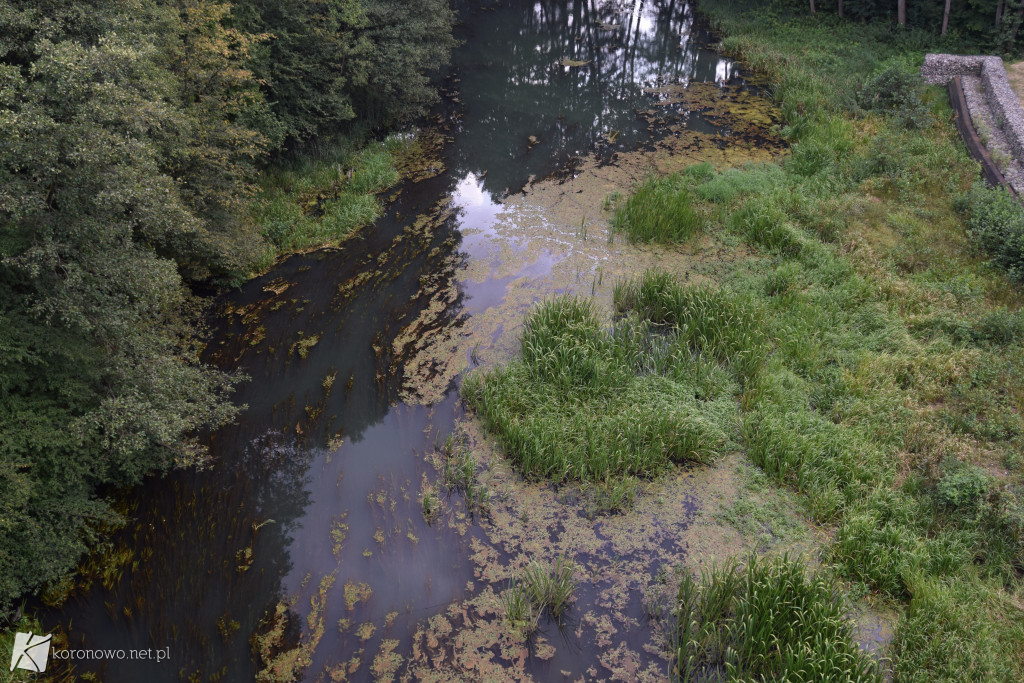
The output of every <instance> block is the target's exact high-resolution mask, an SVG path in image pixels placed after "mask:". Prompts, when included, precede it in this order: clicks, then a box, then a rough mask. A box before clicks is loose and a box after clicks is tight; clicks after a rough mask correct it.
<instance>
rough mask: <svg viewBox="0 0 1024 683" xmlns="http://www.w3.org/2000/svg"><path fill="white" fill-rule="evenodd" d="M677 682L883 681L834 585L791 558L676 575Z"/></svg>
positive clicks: (673, 631) (672, 636)
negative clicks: (855, 635)
mask: <svg viewBox="0 0 1024 683" xmlns="http://www.w3.org/2000/svg"><path fill="white" fill-rule="evenodd" d="M670 639H671V641H672V648H673V651H674V655H675V656H674V658H673V659H674V666H673V669H672V673H673V677H674V679H675V680H677V681H683V682H686V683H689V682H690V681H707V680H744V681H768V680H780V681H781V680H787V681H851V682H853V681H857V682H861V681H863V682H868V681H871V682H876V681H881V680H882V678H881V676H880V675H879V671H878V665H877V663H876V662H875V661H874V659H873V658H872V657H871V656H870V655H867V654H866V653H864V652H862V651H861V650H860V649H859V648H858V647H857V643H856V642H855V640H854V638H853V630H852V627H851V625H850V622H849V620H848V619H847V618H846V614H845V609H844V602H843V600H842V599H841V597H840V594H839V593H838V591H837V590H836V588H835V586H834V585H833V584H832V583H831V582H830V581H829V580H828V579H826V578H823V577H821V576H810V575H808V573H807V570H806V569H805V567H804V564H803V562H801V561H799V560H792V559H790V558H789V557H782V558H776V559H774V560H758V559H757V558H754V557H752V558H751V559H750V561H749V563H748V564H747V566H746V567H743V568H739V567H737V566H736V565H735V564H728V565H726V566H724V567H721V568H718V567H715V568H712V569H710V570H705V571H703V572H702V574H701V579H700V581H699V582H698V581H695V580H694V579H693V578H692V577H691V576H690V575H689V574H688V573H687V574H685V575H684V576H683V578H682V581H681V583H680V585H679V592H678V595H677V599H676V606H675V619H674V622H673V626H672V629H671V632H670Z"/></svg>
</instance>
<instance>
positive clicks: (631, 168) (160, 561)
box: [42, 0, 781, 683]
mask: <svg viewBox="0 0 1024 683" xmlns="http://www.w3.org/2000/svg"><path fill="white" fill-rule="evenodd" d="M458 6H459V11H460V19H461V25H460V26H459V28H458V33H459V38H460V39H461V40H462V41H463V42H462V44H461V46H460V47H459V48H457V49H456V51H455V53H454V55H453V63H452V65H451V67H450V69H449V71H448V73H447V75H446V78H445V81H444V88H443V92H444V97H443V101H442V102H441V103H440V104H439V106H438V107H437V108H436V109H435V111H434V112H433V113H432V115H431V116H430V117H428V119H426V120H424V121H423V122H421V125H420V127H419V132H418V135H419V136H420V138H421V140H423V141H425V144H424V149H426V150H427V151H426V152H425V153H424V155H423V157H422V160H421V163H420V164H419V166H418V167H417V169H416V173H415V174H413V176H414V177H410V178H408V179H406V180H404V181H403V182H402V183H400V184H399V186H398V187H396V188H393V189H392V190H391V191H389V192H388V193H386V195H385V197H384V201H385V205H386V212H385V215H384V216H383V217H382V218H381V219H380V220H379V221H377V223H376V224H375V225H373V226H369V227H367V228H365V229H363V230H362V231H361V232H360V233H359V234H358V236H356V237H355V238H353V239H350V240H348V241H347V242H346V243H345V244H344V245H342V247H341V248H338V249H325V250H321V251H317V252H314V253H310V254H306V255H301V256H294V257H291V258H287V259H284V260H283V261H282V262H280V263H279V264H278V265H276V266H275V267H274V268H273V270H272V271H271V272H269V273H267V274H266V275H264V276H262V277H259V278H257V279H254V280H252V281H250V282H248V283H246V284H245V285H244V286H243V287H241V288H240V289H239V290H237V291H233V292H229V293H226V294H224V295H223V296H222V297H220V299H219V300H218V301H217V302H216V304H215V307H214V311H215V313H214V314H213V315H212V324H213V326H214V328H215V330H214V334H213V339H212V341H211V342H210V344H209V346H208V349H207V358H208V360H209V361H210V362H211V363H215V364H217V365H218V366H220V367H222V368H225V369H229V370H234V371H238V372H242V373H245V374H246V375H248V377H249V379H248V380H247V381H245V382H243V383H242V384H241V385H240V388H239V390H238V392H237V396H236V399H237V401H238V402H239V403H242V404H245V405H246V406H247V408H246V410H245V411H244V413H243V414H242V416H241V418H240V419H239V420H238V422H237V424H234V425H231V426H228V427H225V428H223V429H221V430H219V431H218V432H217V433H215V434H212V435H210V436H209V438H208V441H209V447H210V449H211V452H212V455H213V458H212V465H211V466H210V467H209V468H208V469H205V470H202V471H183V472H174V473H172V474H170V475H168V476H166V477H164V478H153V479H151V480H149V481H148V482H147V483H146V484H145V485H144V486H142V487H141V488H140V489H138V490H137V492H135V493H134V494H133V495H132V497H131V499H132V500H133V503H132V506H131V509H129V510H128V511H127V512H129V514H130V516H131V517H132V518H133V522H132V523H131V524H130V525H129V527H128V528H127V529H125V530H124V531H122V532H120V533H119V534H118V536H117V537H116V540H115V547H116V550H117V551H118V552H115V553H114V554H113V555H112V556H119V557H120V560H121V562H120V563H119V564H118V565H117V566H112V567H111V568H110V570H109V571H108V572H107V580H106V581H102V580H96V581H95V582H94V584H93V586H92V587H91V588H90V589H88V590H81V591H78V592H77V593H76V594H75V595H73V596H72V597H71V598H70V599H69V600H68V601H67V603H66V604H65V605H64V606H63V607H61V608H60V609H57V610H51V611H48V612H45V613H44V614H43V615H42V620H43V622H44V624H45V626H46V627H47V628H57V627H59V628H60V629H61V630H62V631H63V632H64V633H65V634H66V635H67V639H68V643H69V647H72V648H83V647H84V648H101V649H115V650H117V649H120V650H125V651H127V650H131V649H140V650H141V649H147V648H169V652H170V658H169V659H168V661H163V662H156V661H154V660H131V659H116V658H115V659H110V658H108V659H105V660H88V661H81V662H79V663H78V665H77V671H78V672H83V671H93V672H95V673H96V674H97V675H98V676H99V679H100V680H103V681H108V682H112V683H116V682H119V681H126V682H127V681H131V682H137V681H176V680H194V681H252V680H254V679H255V678H256V677H257V675H258V674H260V672H261V670H262V674H260V675H261V676H263V677H264V679H265V680H308V681H330V680H371V679H373V678H379V679H382V680H390V679H391V677H392V676H399V677H407V678H412V679H431V677H432V676H434V677H436V680H448V679H449V678H452V677H461V678H463V679H465V680H506V679H508V680H512V679H529V678H533V679H535V680H583V679H586V680H590V679H595V678H604V679H622V680H629V679H633V678H643V677H648V678H652V679H657V678H659V677H664V676H665V675H666V672H667V670H668V669H667V666H668V665H667V660H666V659H664V658H663V657H662V655H661V653H660V652H659V650H658V643H660V642H662V641H661V640H659V638H662V636H659V635H658V634H657V633H656V631H657V629H656V628H654V627H653V626H652V625H651V624H649V623H648V621H649V620H648V619H647V617H649V616H650V615H649V614H646V612H645V609H646V608H645V599H646V598H645V596H644V594H643V591H642V590H641V589H642V588H643V585H644V583H645V582H651V581H652V579H653V577H654V576H655V575H656V574H657V573H658V572H659V571H661V572H662V573H663V571H664V568H667V567H669V566H671V565H673V564H678V563H679V562H681V561H682V560H683V559H685V557H686V556H687V553H692V552H695V548H699V546H700V543H699V541H698V540H694V539H691V540H687V538H686V537H685V533H686V532H687V529H688V528H689V527H690V526H691V522H692V520H693V518H694V515H695V514H697V511H698V510H699V508H700V495H701V494H700V493H699V491H698V490H696V489H694V488H693V487H694V486H697V485H698V484H695V482H696V481H697V479H700V476H702V475H700V474H699V473H697V474H695V473H692V472H687V473H681V474H680V476H679V477H678V478H677V479H673V480H672V481H668V482H663V483H659V484H657V485H656V487H655V488H656V489H657V490H653V489H652V491H653V492H652V491H647V492H646V493H645V494H644V496H642V498H643V500H641V501H640V502H639V503H638V506H637V511H636V513H631V514H630V515H619V516H616V517H596V518H592V516H591V515H589V514H588V513H587V511H586V510H585V509H583V507H582V506H581V504H580V503H579V501H578V500H577V498H576V497H574V494H572V493H571V492H565V491H555V490H552V489H551V488H550V487H544V486H539V485H526V484H524V483H522V482H520V481H519V480H518V479H517V477H516V475H515V473H514V472H512V471H511V470H509V468H508V467H507V465H506V464H505V463H504V462H503V461H502V459H501V458H500V456H499V455H497V454H495V453H493V451H492V450H489V447H488V445H487V441H486V439H485V438H483V437H482V436H481V435H480V434H478V433H477V432H476V430H475V427H474V425H473V424H472V421H468V420H466V416H465V414H464V412H463V409H462V407H461V405H460V401H459V398H458V385H459V382H460V379H461V377H462V376H463V375H464V374H465V373H466V372H469V371H472V370H473V368H474V367H476V366H477V365H488V364H491V363H495V362H501V361H502V360H503V359H506V358H507V357H508V355H509V354H510V353H512V352H513V351H514V349H515V345H516V338H517V336H516V335H517V328H518V325H519V321H520V320H521V318H522V314H523V313H524V312H525V311H526V310H528V308H529V306H530V305H531V304H532V303H533V302H535V301H537V300H538V299H541V298H543V297H545V296H550V295H553V294H557V293H562V292H567V291H572V292H577V293H581V294H587V295H592V296H594V297H595V298H597V299H598V300H599V301H601V302H605V303H606V302H607V301H608V300H609V297H610V290H611V284H612V282H613V279H614V278H615V277H619V276H622V275H625V274H628V273H631V272H636V271H637V270H638V269H639V270H642V269H643V268H644V267H646V266H647V265H650V264H652V263H659V264H661V265H663V266H665V267H667V268H669V269H671V270H675V271H677V272H680V273H683V274H684V275H685V277H700V276H701V275H700V274H701V268H700V262H701V260H702V258H701V254H702V251H701V250H702V249H704V250H707V249H720V248H721V247H720V245H712V244H698V245H697V246H695V247H693V248H692V249H689V250H682V251H678V252H677V251H672V250H658V249H644V248H639V247H633V246H631V245H629V244H626V243H624V242H623V240H622V239H621V237H617V236H610V235H609V232H608V231H609V229H610V228H609V225H608V211H607V210H604V207H605V202H604V200H605V198H606V197H607V196H608V194H609V193H610V192H612V191H614V190H616V189H619V190H623V191H626V190H628V187H629V184H630V183H631V182H633V181H635V180H638V179H640V178H642V177H643V176H644V175H645V174H646V173H648V172H650V171H652V170H654V171H670V170H673V169H675V168H681V167H683V166H685V165H687V164H689V163H693V162H695V161H700V160H710V161H712V162H713V163H715V164H716V165H729V164H735V163H739V162H741V161H744V160H747V159H756V158H759V155H762V156H763V153H764V151H765V150H766V149H767V150H768V151H772V152H777V151H778V150H779V149H781V143H780V142H778V141H777V140H775V139H774V138H772V136H771V133H770V132H769V128H770V125H771V124H772V122H773V121H774V119H773V118H772V117H773V116H774V115H773V114H771V113H770V108H769V107H767V103H766V102H764V101H763V99H762V98H761V97H760V96H759V95H758V94H757V89H756V88H755V87H754V86H753V85H751V83H750V82H748V80H747V78H746V74H744V73H743V71H742V69H741V68H739V67H738V66H737V65H736V64H735V63H734V62H733V61H731V60H729V59H727V58H724V57H722V56H721V55H720V54H718V53H716V52H715V51H714V50H713V49H712V48H711V47H710V46H711V44H712V43H713V42H714V41H713V39H712V38H711V36H710V35H709V33H708V32H707V30H706V29H704V28H703V27H702V26H701V24H700V23H699V21H697V20H696V19H695V16H694V11H693V9H692V7H691V6H690V5H689V4H688V3H686V2H676V1H674V0H663V1H661V2H657V1H650V0H647V1H644V0H637V1H636V2H598V1H589V2H583V1H575V2H574V1H572V0H560V1H547V2H515V1H512V0H506V1H504V2H487V1H485V2H473V3H458ZM736 112H740V113H739V114H736ZM766 112H767V113H766ZM426 143H430V144H426ZM453 433H454V434H456V435H457V440H458V441H459V443H462V444H466V446H465V447H466V448H471V449H472V450H473V452H474V458H475V460H474V462H475V463H476V466H477V470H478V477H479V479H480V481H482V482H485V484H486V486H487V491H488V495H489V496H490V500H489V503H488V505H487V506H486V509H483V508H479V507H467V505H466V504H465V501H464V499H463V498H464V497H463V495H462V494H461V493H459V492H458V491H455V492H451V493H450V494H449V493H447V492H446V491H445V490H444V488H443V487H442V486H440V484H439V483H438V478H439V474H438V468H437V464H438V458H439V456H438V455H437V450H438V447H439V446H440V445H441V444H443V443H444V442H445V440H446V438H447V437H448V436H449V435H451V434H453ZM698 483H699V486H700V487H702V488H700V490H701V491H708V490H712V494H713V489H714V487H715V486H717V485H719V484H716V483H715V482H713V481H711V480H710V479H708V478H706V477H705V479H703V480H701V481H700V482H698ZM657 487H661V488H657ZM709 487H710V488H709ZM428 490H429V491H432V492H434V494H435V495H436V496H438V497H439V500H440V509H439V510H438V511H437V512H435V513H433V514H432V515H430V519H429V520H428V519H426V516H425V515H424V510H423V503H422V498H423V494H424V492H425V491H428ZM666 501H667V502H666ZM645 515H646V516H645ZM641 537H642V538H641ZM645 543H646V545H645ZM555 552H566V553H571V554H572V555H573V556H574V557H575V558H576V561H577V563H578V564H579V566H580V567H581V569H580V572H579V576H578V579H579V588H578V590H577V596H576V602H575V604H574V606H573V607H572V608H571V609H570V611H569V613H568V615H567V617H566V619H565V620H563V621H562V622H561V623H556V622H553V621H545V622H544V623H543V624H542V627H541V629H540V632H539V634H538V635H537V636H536V637H535V638H533V639H531V640H530V641H528V642H520V641H517V640H516V639H515V638H514V637H512V636H510V635H509V634H508V633H507V629H505V628H504V626H503V620H502V618H501V614H500V611H501V610H500V599H499V596H500V594H501V592H502V591H503V590H504V588H505V587H506V586H507V583H508V580H509V578H510V577H512V576H514V575H515V571H516V567H519V566H521V565H522V563H523V562H525V561H526V560H527V559H529V558H532V557H553V553H555ZM98 573H100V574H102V571H99V572H98Z"/></svg>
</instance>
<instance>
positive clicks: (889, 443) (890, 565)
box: [701, 3, 1024, 680]
mask: <svg viewBox="0 0 1024 683" xmlns="http://www.w3.org/2000/svg"><path fill="white" fill-rule="evenodd" d="M701 7H702V10H703V11H705V12H706V13H707V14H708V16H710V17H711V19H712V21H713V22H714V23H715V24H716V26H717V27H718V28H719V29H720V30H721V31H722V32H723V34H724V36H725V37H724V38H723V41H722V45H723V48H724V50H725V51H726V52H727V53H728V54H732V55H734V56H737V57H739V58H740V59H741V60H742V61H744V62H746V63H747V64H749V65H750V66H752V67H754V68H756V69H758V70H760V71H763V72H765V73H767V74H768V75H769V77H770V79H771V81H772V82H773V83H774V93H775V97H776V99H777V101H778V103H779V105H780V107H781V109H782V111H783V115H784V118H785V125H786V127H785V133H786V135H787V137H788V138H789V139H790V140H791V141H792V142H793V152H792V155H791V157H790V158H789V159H787V160H786V161H785V162H784V163H783V164H782V170H783V172H784V176H783V177H782V178H780V179H779V181H778V182H777V183H774V184H772V185H765V184H763V183H758V184H751V185H750V186H751V190H750V191H748V192H746V193H745V197H738V198H730V199H727V200H726V201H725V202H722V203H721V204H723V206H722V209H723V212H722V214H721V216H722V227H724V228H726V229H728V228H729V227H730V226H733V227H739V226H738V225H737V224H742V223H743V221H742V220H739V219H737V217H738V216H741V215H742V213H743V212H747V213H748V214H751V215H765V214H767V215H769V216H771V222H773V223H774V224H776V225H783V226H786V229H787V230H791V231H793V233H792V235H793V236H792V237H791V238H790V239H789V240H787V241H788V242H789V243H790V244H794V245H796V247H795V248H794V249H792V250H790V249H780V248H777V247H776V246H774V245H773V244H771V243H768V242H764V241H763V237H762V235H764V234H766V233H757V232H750V233H748V237H747V239H748V241H752V242H753V243H754V244H755V245H757V246H759V248H760V249H761V250H762V251H763V252H764V253H765V255H766V256H768V259H767V260H766V261H764V262H763V263H761V264H760V265H759V266H757V267H751V268H745V269H741V270H740V271H738V272H737V275H736V277H734V278H732V280H731V282H728V283H727V286H729V287H732V288H735V289H738V290H741V291H747V292H752V293H756V296H757V298H758V299H759V301H758V306H759V307H760V308H761V309H762V310H764V311H765V312H766V314H767V320H768V328H769V329H770V330H772V334H773V335H774V337H775V350H774V353H773V357H772V358H771V359H770V360H769V361H768V363H767V365H766V369H765V371H764V372H763V374H762V376H761V377H760V378H759V380H758V381H757V382H755V383H754V385H753V387H752V389H751V390H748V392H747V393H746V394H745V395H744V398H743V404H744V409H745V415H744V417H743V421H744V437H745V442H746V448H747V453H748V456H749V457H750V458H751V459H752V460H754V461H755V462H757V463H758V464H760V465H761V466H762V467H763V468H764V470H765V471H766V472H767V473H768V474H769V476H770V477H771V478H772V479H773V480H774V481H776V482H777V483H778V484H780V485H784V486H787V487H792V488H794V489H796V490H797V491H799V492H800V493H801V494H802V497H803V499H804V500H805V503H806V505H807V509H808V511H809V512H810V513H811V514H812V515H813V516H814V517H815V519H817V520H818V522H819V524H821V525H822V527H823V528H824V529H827V530H829V533H830V534H833V535H834V540H833V541H832V543H831V544H830V545H829V546H828V548H827V552H826V555H825V557H826V561H827V563H828V564H830V565H831V566H833V567H834V569H835V571H836V572H838V574H839V575H841V576H843V577H845V578H846V579H847V580H848V581H850V582H852V583H851V590H852V591H853V592H854V593H855V594H857V593H860V594H861V595H863V596H864V597H865V599H866V600H867V601H868V602H869V603H872V602H873V603H879V604H882V605H889V606H892V607H894V608H896V609H897V610H898V612H899V613H900V614H901V616H900V618H899V621H898V624H897V628H896V632H895V636H894V638H893V641H892V643H891V645H890V647H889V650H888V652H887V653H886V654H887V656H888V657H889V659H890V660H891V672H892V674H893V676H894V678H895V679H896V680H1020V678H1021V676H1022V673H1024V648H1022V643H1024V617H1022V611H1021V604H1022V602H1021V596H1022V582H1021V576H1022V572H1024V545H1022V537H1021V532H1022V528H1024V517H1022V515H1021V510H1022V506H1021V502H1022V482H1024V459H1022V451H1024V449H1022V446H1024V441H1022V435H1024V429H1022V427H1024V425H1022V422H1021V412H1022V408H1024V403H1022V397H1024V374H1022V372H1021V368H1022V367H1024V362H1022V361H1024V354H1022V351H1021V347H1020V341H1021V339H1022V338H1024V316H1022V314H1021V312H1020V307H1021V301H1022V295H1021V289H1020V286H1019V285H1018V284H1016V283H1015V282H1014V281H1012V280H1010V279H1009V278H1008V277H1007V276H1006V274H1004V272H1002V271H1001V270H999V268H998V267H995V266H994V265H993V264H991V263H989V262H988V261H987V258H986V257H987V254H985V253H983V252H981V251H980V250H979V245H978V244H975V243H974V242H973V240H972V237H971V234H970V233H969V232H968V231H967V230H966V229H965V227H966V225H967V224H968V220H969V219H971V218H970V217H971V215H972V214H971V209H972V207H975V214H977V209H976V207H977V206H979V205H978V204H973V205H972V203H971V200H970V199H961V200H960V201H959V202H957V201H956V199H957V198H958V197H970V196H971V195H969V194H967V193H968V190H969V189H970V187H971V186H972V184H973V183H975V182H976V180H977V177H978V175H977V166H976V165H975V164H974V163H972V162H971V161H969V160H968V159H967V156H966V153H965V151H964V149H963V147H962V145H961V144H960V142H959V140H958V138H957V134H956V130H955V128H954V127H953V125H952V122H951V116H950V110H949V107H948V105H947V103H946V95H945V92H944V91H942V90H941V89H938V88H929V89H926V90H923V91H920V93H919V96H917V95H915V94H914V93H917V92H918V91H917V89H916V87H914V86H912V85H911V86H906V85H904V86H902V87H900V79H899V77H898V73H899V72H898V69H904V70H907V71H909V70H910V69H914V68H916V67H918V66H919V65H920V61H921V58H922V56H923V54H922V53H923V49H922V48H923V46H920V45H911V44H909V42H910V41H907V40H906V38H907V37H908V36H906V35H901V34H899V33H892V32H890V31H889V30H888V29H887V28H885V27H874V26H861V25H856V24H853V23H850V22H842V21H838V20H836V19H834V18H830V17H815V18H808V17H802V16H801V17H796V16H793V17H787V16H786V14H785V12H780V11H778V10H771V9H764V10H757V9H755V8H752V7H746V6H744V5H743V4H742V3H734V4H714V3H702V4H701ZM894 74H895V75H894ZM883 77H884V78H883ZM886 78H887V79H888V80H885V79H886ZM909 82H910V83H912V81H909ZM886 83H887V85H883V84H886ZM872 88H874V89H875V90H874V91H872ZM885 89H888V92H884V90H885ZM877 95H881V96H882V97H881V98H878V97H877ZM885 96H888V99H887V100H885ZM872 98H874V101H875V102H877V101H878V100H879V99H882V100H884V102H883V105H884V106H875V107H872V104H873V102H872ZM871 109H874V111H873V112H872V111H870V110H871ZM722 177H723V178H725V176H722ZM742 179H743V176H742V175H736V176H734V177H733V183H734V184H739V185H741V184H742ZM755 207H756V210H755ZM958 209H965V210H966V214H965V213H961V211H960V210H958ZM751 212H754V213H751ZM971 220H976V217H975V219H971ZM747 225H750V223H749V221H748V222H747ZM759 242H760V244H758V243H759Z"/></svg>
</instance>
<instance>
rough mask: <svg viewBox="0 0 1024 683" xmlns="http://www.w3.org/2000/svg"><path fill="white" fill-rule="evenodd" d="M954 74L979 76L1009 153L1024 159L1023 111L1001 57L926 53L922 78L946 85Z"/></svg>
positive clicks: (927, 81)
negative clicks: (1008, 147)
mask: <svg viewBox="0 0 1024 683" xmlns="http://www.w3.org/2000/svg"><path fill="white" fill-rule="evenodd" d="M954 76H980V77H981V82H982V86H983V87H984V89H985V99H986V100H987V101H988V106H989V109H990V110H991V112H992V118H993V119H995V122H996V125H998V126H999V128H1000V129H1001V130H1002V131H1003V134H1004V135H1005V137H1006V142H1007V144H1008V145H1009V146H1010V153H1011V154H1012V155H1013V158H1014V159H1015V160H1017V161H1018V162H1024V111H1021V107H1020V101H1019V100H1018V99H1017V94H1016V93H1015V92H1013V88H1011V87H1010V80H1009V79H1008V78H1007V77H1006V68H1005V67H1004V66H1003V60H1001V59H1000V58H999V57H991V56H977V55H940V54H929V55H925V58H924V65H923V66H922V67H921V77H922V78H924V80H925V82H926V83H931V84H934V85H946V84H947V83H949V81H950V80H951V79H952V78H953V77H954Z"/></svg>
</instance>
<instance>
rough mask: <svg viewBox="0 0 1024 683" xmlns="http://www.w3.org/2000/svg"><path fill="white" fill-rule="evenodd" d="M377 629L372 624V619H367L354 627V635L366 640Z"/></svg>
mask: <svg viewBox="0 0 1024 683" xmlns="http://www.w3.org/2000/svg"><path fill="white" fill-rule="evenodd" d="M376 630H377V627H376V626H374V625H373V622H372V621H367V622H365V623H362V624H360V625H359V628H357V629H356V637H357V638H359V640H362V641H364V642H365V641H367V640H369V639H370V638H372V637H373V632H374V631H376Z"/></svg>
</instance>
